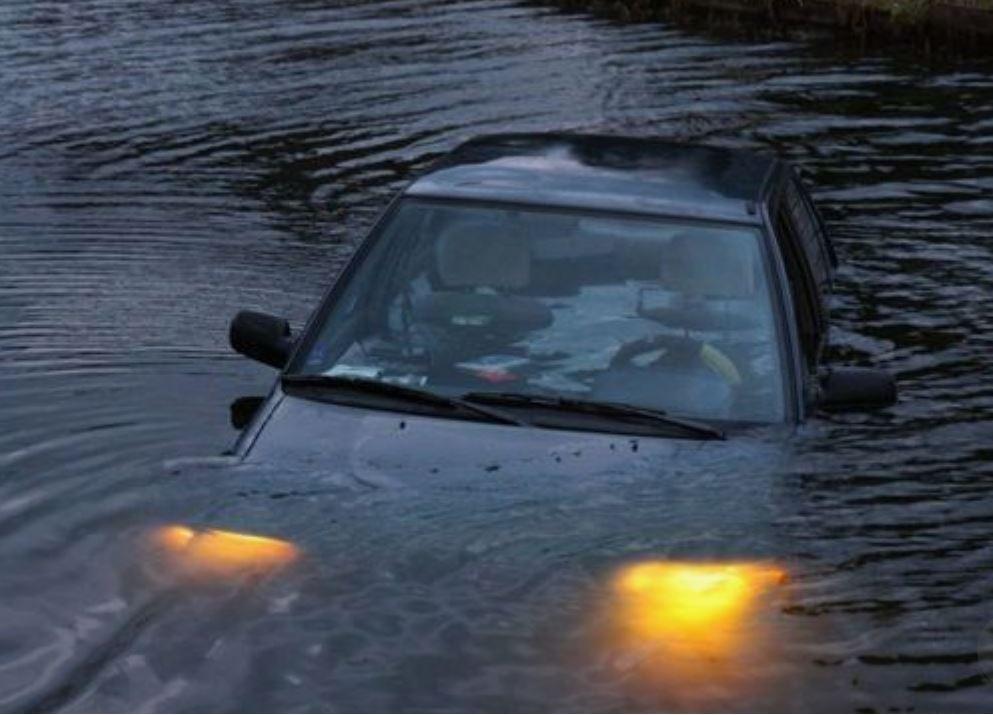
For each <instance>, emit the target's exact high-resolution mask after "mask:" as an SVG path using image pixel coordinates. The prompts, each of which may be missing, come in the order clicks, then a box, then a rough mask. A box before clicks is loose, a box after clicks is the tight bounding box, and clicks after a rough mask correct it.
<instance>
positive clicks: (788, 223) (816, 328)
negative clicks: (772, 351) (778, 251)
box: [776, 200, 825, 367]
mask: <svg viewBox="0 0 993 715" xmlns="http://www.w3.org/2000/svg"><path fill="white" fill-rule="evenodd" d="M776 233H777V235H778V238H779V244H780V246H781V247H782V251H783V257H784V258H785V260H786V270H787V273H788V276H789V282H790V293H791V294H792V296H793V306H794V309H795V311H796V319H797V327H798V331H799V335H800V347H801V349H802V351H803V354H804V359H805V361H806V363H807V365H808V366H810V367H813V366H814V365H815V364H816V363H817V360H818V359H819V357H820V350H821V346H822V344H823V336H824V330H825V317H824V315H823V311H822V309H821V295H820V291H819V290H818V287H817V281H816V279H815V277H814V274H813V272H812V268H811V265H810V263H809V262H808V261H807V258H806V256H805V255H804V252H803V249H802V248H801V247H800V244H801V240H800V235H799V233H798V231H797V229H796V227H795V225H794V223H793V220H792V214H791V213H790V210H789V203H788V201H785V200H784V201H783V202H782V204H780V208H779V211H778V213H777V216H776Z"/></svg>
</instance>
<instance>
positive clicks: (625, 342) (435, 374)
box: [307, 205, 782, 421]
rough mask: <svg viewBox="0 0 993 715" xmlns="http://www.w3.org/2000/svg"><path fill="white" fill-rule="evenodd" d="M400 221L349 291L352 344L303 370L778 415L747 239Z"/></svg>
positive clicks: (771, 355) (711, 413)
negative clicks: (359, 293)
mask: <svg viewBox="0 0 993 715" xmlns="http://www.w3.org/2000/svg"><path fill="white" fill-rule="evenodd" d="M400 219H402V220H395V221H394V224H397V223H399V224H400V225H398V226H397V225H395V226H393V227H392V229H391V228H389V227H388V228H387V230H386V231H385V234H384V235H383V236H382V237H381V238H380V244H382V245H381V246H380V248H381V250H380V255H378V256H371V257H369V258H367V259H366V260H365V261H364V263H363V270H364V271H369V275H368V276H366V277H362V276H355V277H353V279H352V281H351V283H352V284H353V285H352V286H351V287H354V285H361V284H365V285H366V286H367V288H366V290H365V291H364V293H363V297H362V298H361V299H353V300H352V301H351V302H352V303H353V305H354V306H355V307H354V311H355V316H353V320H352V321H351V322H350V325H352V326H353V327H352V329H351V330H349V331H344V333H345V334H351V335H352V336H353V339H351V340H346V342H348V344H347V345H340V344H339V345H338V347H337V348H333V349H331V346H330V345H326V346H324V348H323V349H322V348H321V346H320V345H318V346H316V347H315V352H319V353H320V356H321V357H319V359H316V360H312V361H308V363H307V364H308V369H314V370H315V371H319V372H325V373H328V374H335V375H348V374H355V375H358V374H361V375H363V376H368V375H370V374H372V375H375V377H376V379H380V380H384V381H393V382H397V383H406V384H412V385H417V386H428V387H431V388H432V389H438V390H439V391H445V392H447V393H450V394H460V393H464V392H468V391H479V390H487V389H488V390H499V391H515V392H529V393H549V394H555V395H563V396H573V397H583V398H587V399H596V400H601V401H612V402H623V403H627V404H636V405H639V406H644V407H650V408H653V409H661V410H665V411H669V412H671V413H673V414H679V415H686V416H699V417H710V418H714V419H724V420H757V421H769V420H774V419H777V417H778V415H779V413H780V411H781V410H782V405H781V402H782V400H781V399H780V398H779V395H780V394H781V393H780V391H781V389H782V385H781V379H780V375H779V367H778V353H777V348H776V346H777V344H778V343H777V340H776V336H775V324H774V321H773V319H772V309H771V299H770V295H769V291H768V289H767V287H766V281H765V277H764V268H763V265H762V262H761V260H760V252H759V241H758V236H757V235H756V233H755V231H754V230H752V229H750V228H748V227H745V228H739V227H735V226H728V227H723V226H721V227H712V226H710V225H705V224H692V223H690V222H686V221H669V220H665V221H662V220H652V219H641V218H629V217H613V216H606V217H604V216H597V215H586V214H584V213H579V212H577V213H570V212H558V213H555V212H547V211H536V210H526V209H518V208H499V207H471V208H465V207H462V206H449V205H424V206H417V207H416V210H414V211H412V212H411V214H410V215H408V216H405V217H400ZM372 284H375V287H374V288H370V287H369V286H370V285H372ZM343 302H348V301H343ZM334 322H335V320H334V315H333V314H332V316H331V317H330V319H329V323H334ZM342 338H344V334H343V331H340V330H336V331H325V335H324V336H323V337H322V340H326V341H328V342H329V343H334V342H338V343H340V342H341V339H342ZM318 342H319V343H320V342H321V341H318ZM777 402H778V403H779V404H778V405H777Z"/></svg>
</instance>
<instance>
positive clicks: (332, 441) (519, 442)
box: [245, 395, 782, 486]
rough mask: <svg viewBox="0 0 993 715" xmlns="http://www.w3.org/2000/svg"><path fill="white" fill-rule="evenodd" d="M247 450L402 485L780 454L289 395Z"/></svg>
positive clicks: (765, 446) (761, 443)
mask: <svg viewBox="0 0 993 715" xmlns="http://www.w3.org/2000/svg"><path fill="white" fill-rule="evenodd" d="M245 446H246V447H247V449H246V450H245V451H247V453H248V456H247V459H248V461H249V462H252V463H265V462H269V463H272V462H278V463H282V464H294V465H297V466H298V467H302V468H310V469H314V470H317V471H318V472H320V471H324V470H327V469H337V470H344V471H347V472H350V473H351V474H352V475H353V476H355V477H356V478H359V479H363V480H370V481H372V482H375V481H381V480H385V481H387V482H390V483H396V484H404V485H407V486H416V485H417V484H418V483H422V482H423V481H424V480H430V478H431V477H432V476H433V475H439V474H442V473H444V474H445V475H447V476H446V477H442V478H443V479H444V478H456V479H463V478H469V479H471V478H475V477H478V476H479V475H495V474H497V473H503V474H504V475H506V474H512V475H514V476H518V477H519V476H526V475H532V476H538V475H542V476H543V477H545V478H549V477H569V478H575V477H577V476H581V475H584V474H585V475H594V474H599V473H623V472H633V471H637V470H639V469H640V468H645V467H646V466H647V465H648V464H652V465H653V466H652V467H651V469H652V470H653V471H655V472H656V473H657V470H658V469H659V468H661V467H662V465H665V469H667V470H672V469H675V470H677V471H684V470H685V469H686V468H687V467H688V466H689V465H696V467H697V468H699V469H706V467H707V465H708V464H710V465H711V466H712V467H714V468H717V467H719V465H720V464H721V463H723V462H725V461H726V460H728V459H732V460H735V461H737V462H738V463H739V464H741V462H740V460H742V459H745V461H746V463H747V462H751V463H753V464H763V461H764V460H769V459H775V458H777V456H778V455H780V454H781V453H782V452H781V448H780V446H779V445H778V443H777V442H776V441H774V440H770V439H768V438H760V439H756V438H755V437H754V436H753V435H745V436H742V437H740V438H738V437H736V438H732V439H730V440H728V441H723V442H722V441H709V440H695V439H677V438H671V437H645V436H641V435H637V436H634V435H624V434H609V433H602V432H586V431H577V430H565V429H545V428H533V427H517V426H513V425H500V424H493V423H488V422H476V421H471V420H464V419H450V418H440V417H431V416H423V415H415V414H409V413H402V412H392V411H386V410H377V409H367V408H361V407H352V406H345V405H337V404H332V403H327V402H320V401H315V400H307V399H303V398H298V397H293V396H288V395H281V396H279V397H278V398H276V400H275V401H274V405H273V406H272V407H271V409H270V411H269V412H268V413H267V414H266V415H265V416H264V417H263V423H262V424H261V428H260V429H258V431H257V432H256V433H255V434H254V435H250V436H248V438H247V439H246V445H245ZM766 464H767V462H766ZM742 466H744V465H742ZM474 475H475V477H474Z"/></svg>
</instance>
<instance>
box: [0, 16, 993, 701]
mask: <svg viewBox="0 0 993 715" xmlns="http://www.w3.org/2000/svg"><path fill="white" fill-rule="evenodd" d="M0 67H2V71H0V96H2V97H3V101H2V102H0V543H2V547H0V594H2V597H0V710H83V709H87V710H88V709H99V710H135V709H138V710H190V709H207V710H235V709H237V710H259V709H266V710H283V709H287V710H343V709H353V710H371V709H380V708H386V709H422V710H463V709H478V710H590V709H606V710H639V709H649V708H674V709H696V708H717V709H725V710H756V709H762V708H768V709H774V710H782V709H789V708H797V709H809V710H826V709H846V710H847V709H872V710H877V711H879V710H889V709H896V710H909V709H916V710H934V709H937V710H949V709H956V710H968V711H978V710H984V709H985V710H988V709H989V707H990V704H991V703H993V678H991V677H989V674H990V673H991V671H993V600H991V596H993V544H991V538H993V467H991V459H993V382H991V380H990V378H989V375H990V374H991V373H993V310H991V308H993V301H991V300H990V296H991V291H993V238H991V236H993V199H991V198H990V197H991V195H993V194H991V192H993V64H991V63H990V62H988V61H985V60H982V59H980V60H972V61H970V62H968V63H966V62H962V63H958V64H954V65H953V64H949V65H940V64H937V65H930V66H927V65H924V64H917V63H915V62H914V61H913V60H910V59H908V58H907V57H901V56H884V55H865V56H863V55H843V54H838V53H837V52H834V51H831V50H830V49H828V48H824V47H821V46H819V45H818V44H817V43H811V44H806V43H803V42H785V41H734V40H727V39H718V38H715V37H711V36H703V35H697V34H692V33H690V32H687V31H680V30H677V29H674V28H671V27H667V26H664V25H657V24H656V25H638V26H622V25H615V24H611V23H608V22H605V21H603V20H598V19H595V18H592V17H589V16H585V15H566V14H562V13H559V12H556V11H553V10H549V9H547V8H542V7H537V6H533V5H530V4H524V5H522V4H518V3H513V2H493V1H491V0H476V1H473V2H454V3H437V2H424V1H423V0H393V1H390V2H363V1H357V0H338V1H331V0H323V1H318V0H292V1H287V2H280V3H271V2H261V1H256V0H249V1H245V0H241V1H239V2H227V1H223V0H202V1H199V2H168V3H146V2H137V1H134V2H131V1H117V0H114V1H110V0H103V1H102V2H101V1H96V2H86V3H73V2H62V1H55V0H37V1H31V2H28V1H27V0H24V1H19V2H8V3H3V5H2V6H0ZM549 129H576V130H592V131H602V132H617V133H632V134H652V135H658V136H663V137H670V138H677V139H686V140H699V141H706V142H711V143H714V144H719V145H729V146H746V147H753V148H760V149H765V150H771V151H777V152H780V153H783V154H786V155H788V156H790V157H792V158H794V159H796V160H798V161H799V162H801V163H802V164H803V166H804V167H805V168H806V170H807V175H808V178H809V179H810V181H811V183H812V185H813V186H814V187H815V188H814V190H815V194H816V197H817V199H818V200H819V202H820V203H821V205H822V206H823V207H824V212H825V215H826V218H827V219H828V221H829V224H830V227H831V229H832V230H833V233H834V235H835V238H836V242H837V246H838V249H839V253H840V255H841V258H842V260H843V262H844V267H843V269H842V272H841V274H840V282H839V291H838V296H837V301H836V304H835V312H834V316H835V322H834V328H833V332H832V341H833V344H834V348H833V352H834V355H835V357H836V358H837V359H838V360H839V361H846V362H850V363H857V364H865V365H876V366H880V367H884V368H886V369H889V370H891V371H893V372H894V373H895V374H896V375H897V376H898V379H899V383H900V388H901V400H900V402H899V404H898V405H896V406H895V407H894V408H892V409H889V410H886V411H884V412H881V413H877V414H873V415H850V416H845V417H833V418H830V419H821V420H816V421H815V422H814V423H812V424H811V425H810V426H809V427H807V428H805V429H804V430H803V431H802V432H801V433H799V434H798V435H796V436H795V437H793V438H792V439H790V440H788V441H787V442H786V443H773V442H763V441H761V440H753V441H747V442H746V443H742V444H740V445H734V446H731V447H719V446H715V447H707V448H701V449H699V450H697V449H694V448H693V446H690V445H688V444H681V445H678V446H677V447H675V448H674V447H673V446H672V445H671V444H669V443H668V442H665V441H656V442H657V443H656V444H649V443H650V442H652V441H651V440H644V441H643V443H642V449H641V450H639V451H635V449H636V448H637V445H636V444H630V445H629V444H628V441H627V440H621V441H620V442H619V443H618V445H613V444H612V443H611V444H610V445H608V443H607V442H605V441H603V440H597V439H596V438H595V437H591V436H589V435H584V436H578V435H574V437H575V441H574V444H572V445H568V444H566V445H564V446H563V444H562V443H561V438H560V442H559V443H557V446H556V447H555V449H559V448H560V447H567V448H568V449H565V448H563V450H562V451H561V453H558V452H555V453H554V454H553V453H552V452H550V451H548V449H545V451H544V452H543V451H542V450H543V447H542V444H543V443H542V442H541V437H542V435H540V434H534V435H530V434H529V435H527V436H522V437H521V438H520V440H521V442H520V443H521V445H522V446H521V447H520V456H519V457H517V460H518V461H514V460H510V459H506V460H497V461H495V462H494V463H492V464H485V465H484V464H479V463H476V462H474V461H473V458H472V456H471V455H467V454H466V453H465V451H464V450H463V451H461V452H459V453H458V454H457V455H453V456H451V458H449V457H448V456H447V455H443V454H441V453H440V452H438V451H437V450H435V452H433V453H432V454H429V455H428V456H425V455H424V454H423V453H422V452H423V450H420V451H418V450H416V449H415V450H409V451H406V452H405V451H404V450H403V449H400V448H398V447H397V444H408V443H400V442H391V443H390V444H392V445H393V447H392V451H391V452H389V453H388V454H386V455H385V456H383V455H382V454H380V453H378V452H376V450H377V449H378V447H377V445H378V444H379V443H378V442H377V441H376V440H373V439H371V438H370V439H365V440H364V439H362V436H361V434H358V435H357V436H356V435H350V434H347V433H346V434H345V436H347V437H348V439H350V440H351V439H353V437H354V438H355V439H353V441H352V442H347V440H345V439H344V438H343V440H342V442H341V443H340V444H339V447H340V450H341V451H340V453H338V454H336V455H334V458H330V457H329V458H326V459H323V460H322V459H318V458H312V459H309V460H290V459H287V460H285V462H273V463H269V464H260V465H255V466H244V465H242V466H238V465H231V464H228V463H226V462H225V460H224V458H223V457H221V455H222V453H223V452H224V451H225V450H226V449H227V448H228V447H229V446H230V445H231V443H232V442H233V440H234V438H235V436H236V432H235V431H234V430H233V428H232V427H231V426H230V424H229V405H230V404H231V403H232V401H233V400H235V399H236V398H238V397H242V396H250V395H261V394H265V392H266V391H267V390H268V388H269V386H270V384H271V380H272V374H271V371H268V370H266V369H265V368H263V367H261V366H258V365H254V364H251V363H249V362H248V361H246V360H243V359H239V358H237V357H236V356H234V355H233V354H232V353H231V352H230V350H229V349H228V347H227V341H226V329H227V323H228V320H229V319H230V317H231V316H232V315H233V314H234V313H235V312H236V311H237V310H238V309H241V308H245V307H250V308H256V309H264V310H267V311H270V312H274V313H277V314H283V315H286V316H288V317H289V318H290V319H291V321H293V322H294V324H295V325H300V324H301V323H302V321H303V320H305V319H306V317H307V315H308V314H309V311H310V310H311V308H312V307H313V306H314V305H315V302H316V300H317V299H318V298H319V296H320V295H321V293H322V291H323V289H324V288H325V287H326V285H327V284H328V281H329V280H330V279H331V278H332V277H333V276H334V275H335V273H336V272H337V271H338V270H339V268H340V267H341V265H342V263H343V261H345V260H346V259H347V257H348V256H349V254H350V253H351V251H352V250H353V248H354V246H355V245H356V242H357V241H359V240H360V239H361V237H362V235H363V232H364V231H365V230H366V229H367V228H368V227H369V225H370V223H371V221H372V220H373V219H374V217H375V216H376V214H377V212H378V211H379V210H380V209H381V208H382V207H383V206H384V205H385V203H386V201H387V200H388V198H389V197H390V195H391V194H392V192H394V191H395V190H397V189H398V188H399V187H401V186H402V185H403V184H404V182H405V181H406V180H407V179H408V178H409V177H410V176H412V175H413V174H414V173H416V172H417V171H418V170H420V169H422V168H423V167H425V166H426V165H427V164H428V163H429V162H430V161H431V160H432V159H433V158H435V157H437V156H438V155H439V153H441V152H444V151H445V150H446V149H448V148H450V147H451V146H453V145H454V144H455V143H457V142H458V141H459V140H461V139H464V138H467V137H470V136H472V135H475V134H479V133H484V132H491V131H504V130H549ZM387 419H389V418H388V417H386V416H378V417H377V416H376V415H370V416H367V418H366V419H365V422H364V423H363V424H364V425H365V427H367V428H368V434H369V435H373V436H375V435H380V436H381V435H383V434H385V433H386V430H387V429H388V428H387V426H385V423H384V422H383V420H387ZM330 427H331V425H329V428H330ZM454 427H460V425H459V423H453V428H454ZM473 428H478V426H473ZM315 429H316V427H315ZM508 429H509V428H508ZM407 434H408V436H405V437H404V438H403V439H408V440H411V441H410V442H409V444H411V445H413V444H414V441H416V439H417V433H416V430H414V429H410V430H408V432H407ZM545 434H547V433H545ZM436 436H437V435H436ZM384 440H385V438H384ZM387 441H388V440H387ZM435 444H439V442H435ZM440 444H444V442H440ZM618 450H627V451H625V452H623V455H624V456H623V458H622V457H621V456H620V455H621V451H618ZM553 452H554V450H553ZM203 458H206V459H203ZM432 460H434V461H432ZM522 460H530V461H529V462H528V463H527V465H526V467H525V466H522V465H523V464H524V462H523V461H522ZM176 523H179V524H192V525H194V526H213V527H216V528H223V529H235V530H239V531H246V532H249V533H256V534H265V535H269V536H275V537H279V538H281V539H285V540H288V541H292V542H293V544H294V545H295V546H293V547H291V550H279V549H270V551H268V552H267V554H268V556H267V558H270V560H271V561H281V562H282V563H279V564H274V565H273V568H271V569H269V570H267V571H266V572H264V573H262V572H260V571H253V572H252V573H251V574H247V573H243V572H240V571H237V569H233V570H232V569H228V570H224V569H221V570H219V571H218V570H214V571H210V570H209V569H208V571H207V572H197V573H192V572H191V570H190V567H185V566H180V565H177V564H176V563H174V561H175V559H176V558H177V557H175V556H173V557H171V558H172V560H170V557H167V556H166V555H163V553H162V549H161V548H160V547H161V546H162V538H159V539H158V541H156V537H155V536H154V535H155V534H157V533H158V534H159V535H160V536H161V534H162V533H166V532H156V531H155V530H156V529H158V528H159V527H161V526H163V525H166V524H176ZM186 533H187V532H184V531H182V530H175V529H174V530H173V531H170V532H168V534H170V536H169V539H172V540H173V542H175V541H176V540H177V539H178V540H180V541H183V543H185V541H184V540H185V539H187V538H188V536H186V535H185V534H186ZM218 538H219V537H218ZM237 548H240V547H236V546H232V545H230V544H217V543H210V544H205V545H203V548H201V549H200V552H199V553H207V552H208V551H210V549H213V551H210V553H221V552H224V551H225V549H227V550H228V551H227V552H232V551H236V550H237ZM227 552H226V553H227ZM287 555H289V556H287ZM284 557H285V558H284ZM715 559H719V560H720V562H719V563H718V564H717V565H716V566H715V563H714V560H715ZM700 562H705V563H704V565H702V566H701V565H700ZM727 563H730V564H731V565H727V566H721V564H727ZM277 566H278V567H279V568H277ZM681 569H682V570H681ZM686 569H689V571H686ZM714 569H717V571H718V572H719V573H718V574H717V575H716V576H715V574H714ZM722 569H723V570H722ZM715 578H716V579H717V580H718V581H720V583H721V584H723V585H722V586H721V587H720V588H718V589H717V590H714V589H713V588H711V585H712V584H713V582H714V579H715ZM721 579H723V580H721ZM660 594H661V595H660ZM700 594H704V596H701V595H700Z"/></svg>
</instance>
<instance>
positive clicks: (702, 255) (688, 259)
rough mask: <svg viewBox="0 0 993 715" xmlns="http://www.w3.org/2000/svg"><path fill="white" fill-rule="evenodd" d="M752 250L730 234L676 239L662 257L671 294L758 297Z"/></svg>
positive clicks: (664, 281)
mask: <svg viewBox="0 0 993 715" xmlns="http://www.w3.org/2000/svg"><path fill="white" fill-rule="evenodd" d="M754 263H755V260H754V256H753V254H752V252H751V250H750V246H749V245H748V244H745V243H744V242H742V241H741V240H740V239H739V240H736V239H735V238H733V237H731V236H728V235H726V234H724V233H723V232H722V233H718V232H714V231H707V230H705V229H704V230H700V231H687V232H684V233H679V234H677V235H675V236H674V237H673V238H672V240H671V241H670V242H669V244H668V245H667V246H666V250H665V253H664V254H663V256H662V269H661V272H660V279H661V281H662V285H663V286H665V287H666V288H667V289H668V290H672V291H675V292H677V293H683V294H684V295H689V296H696V297H704V298H723V299H732V298H749V297H751V296H752V295H754V293H755V265H754Z"/></svg>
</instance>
